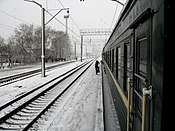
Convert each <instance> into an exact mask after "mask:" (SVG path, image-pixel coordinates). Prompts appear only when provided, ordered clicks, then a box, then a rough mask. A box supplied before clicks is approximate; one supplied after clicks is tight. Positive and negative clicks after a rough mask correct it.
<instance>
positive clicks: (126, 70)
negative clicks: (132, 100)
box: [123, 43, 130, 92]
mask: <svg viewBox="0 0 175 131" xmlns="http://www.w3.org/2000/svg"><path fill="white" fill-rule="evenodd" d="M129 55H130V46H129V43H126V44H125V45H124V83H123V89H124V91H125V92H127V89H128V84H127V83H128V78H129V76H130V57H129Z"/></svg>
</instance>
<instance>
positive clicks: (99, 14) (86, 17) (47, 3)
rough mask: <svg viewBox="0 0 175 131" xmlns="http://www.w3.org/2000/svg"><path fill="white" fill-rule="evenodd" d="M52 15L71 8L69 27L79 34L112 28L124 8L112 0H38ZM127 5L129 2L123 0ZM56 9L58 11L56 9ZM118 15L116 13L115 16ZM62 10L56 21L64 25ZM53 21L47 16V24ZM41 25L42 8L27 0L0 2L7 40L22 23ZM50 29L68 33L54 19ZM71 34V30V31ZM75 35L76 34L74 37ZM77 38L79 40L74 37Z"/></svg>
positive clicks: (1, 30)
mask: <svg viewBox="0 0 175 131" xmlns="http://www.w3.org/2000/svg"><path fill="white" fill-rule="evenodd" d="M35 1H36V2H38V3H40V4H41V5H42V6H43V7H44V8H45V9H46V10H48V11H49V12H50V13H52V14H53V15H54V14H56V13H57V12H58V11H59V10H60V9H62V8H63V7H65V8H69V9H70V18H69V20H68V28H69V29H70V30H72V31H73V32H75V33H76V34H77V35H79V29H84V28H113V27H114V25H115V23H116V20H117V18H118V16H119V14H120V11H121V10H122V6H121V5H120V4H118V3H117V2H114V1H111V0H85V1H84V2H80V0H35ZM120 1H121V2H122V3H125V1H126V0H120ZM53 9H57V10H53ZM115 12H116V13H115ZM66 14H67V12H66V11H65V10H63V11H61V13H59V14H58V15H57V16H56V18H57V19H58V20H59V21H61V22H62V23H63V24H65V19H64V15H66ZM50 18H51V16H50V15H48V14H47V13H46V22H47V21H48V20H49V19H50ZM21 23H25V24H34V25H36V26H39V25H41V9H40V7H39V6H37V5H36V4H34V3H31V2H25V1H24V0H0V36H2V37H3V38H5V39H6V38H8V37H9V36H10V35H11V34H13V32H14V29H15V28H18V26H19V24H21ZM48 26H51V27H52V28H54V29H56V30H62V31H65V27H64V26H63V25H62V24H60V23H59V22H58V21H56V20H55V19H53V20H52V21H51V22H49V24H48ZM68 33H70V34H71V31H68ZM71 35H74V34H71ZM74 37H77V36H76V35H74Z"/></svg>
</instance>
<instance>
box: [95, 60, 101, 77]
mask: <svg viewBox="0 0 175 131" xmlns="http://www.w3.org/2000/svg"><path fill="white" fill-rule="evenodd" d="M99 64H100V62H99V61H98V60H96V62H95V72H96V75H97V74H98V73H100V67H99Z"/></svg>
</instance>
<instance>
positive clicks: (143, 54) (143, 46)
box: [138, 38, 147, 76]
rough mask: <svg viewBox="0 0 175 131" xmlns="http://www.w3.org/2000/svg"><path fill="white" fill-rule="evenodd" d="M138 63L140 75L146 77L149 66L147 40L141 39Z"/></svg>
mask: <svg viewBox="0 0 175 131" xmlns="http://www.w3.org/2000/svg"><path fill="white" fill-rule="evenodd" d="M138 53H139V54H138V57H139V58H138V60H139V61H138V63H139V72H138V73H139V74H140V75H142V76H145V75H146V72H147V70H146V65H147V38H144V39H141V40H139V42H138Z"/></svg>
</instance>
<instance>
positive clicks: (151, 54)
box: [102, 0, 175, 131]
mask: <svg viewBox="0 0 175 131" xmlns="http://www.w3.org/2000/svg"><path fill="white" fill-rule="evenodd" d="M174 7H175V2H174V1H170V0H128V1H127V2H126V4H125V5H124V7H123V10H122V12H121V13H120V16H119V19H118V21H117V23H116V25H115V27H114V29H113V31H112V34H111V35H110V37H109V39H108V41H107V43H106V44H105V46H104V48H103V52H102V63H103V64H102V68H103V77H104V75H105V76H107V80H108V81H107V82H108V83H109V85H110V90H111V94H112V98H113V100H114V101H113V102H114V106H115V109H116V111H117V115H118V118H119V124H120V128H121V131H163V130H165V128H168V127H170V126H172V125H170V123H169V122H170V120H168V119H167V117H168V115H172V112H171V111H170V108H171V107H172V103H171V99H170V98H169V97H168V95H170V94H169V93H170V92H171V90H170V89H171V88H170V87H172V86H171V83H172V81H173V80H172V77H170V73H171V72H172V70H169V69H174V67H173V66H172V64H173V62H172V61H171V60H172V59H173V58H172V55H171V53H172V52H171V53H170V48H171V47H172V44H173V43H172V42H171V41H174V40H173V37H174V36H173V33H171V30H170V29H171V28H173V26H174V24H175V23H174V20H173V19H174V18H172V16H173V15H174V16H175V14H174V13H175V12H174V9H173V8H174ZM173 12H174V13H173ZM172 30H173V29H172ZM170 58H172V59H171V60H170V61H169V60H168V59H170ZM173 76H174V74H173ZM105 82H106V81H105ZM103 83H104V81H103ZM104 93H105V92H104ZM168 103H169V104H168Z"/></svg>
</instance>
